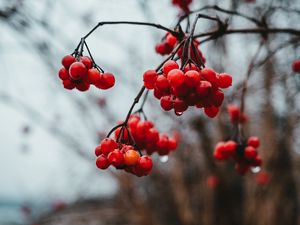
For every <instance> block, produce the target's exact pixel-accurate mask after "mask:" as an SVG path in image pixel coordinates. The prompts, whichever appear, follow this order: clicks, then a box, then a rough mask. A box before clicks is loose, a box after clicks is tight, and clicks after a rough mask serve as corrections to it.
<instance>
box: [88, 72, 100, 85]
mask: <svg viewBox="0 0 300 225" xmlns="http://www.w3.org/2000/svg"><path fill="white" fill-rule="evenodd" d="M87 76H88V80H89V81H90V82H91V84H97V83H98V82H100V79H101V74H100V72H99V71H98V70H97V69H89V70H88V73H87Z"/></svg>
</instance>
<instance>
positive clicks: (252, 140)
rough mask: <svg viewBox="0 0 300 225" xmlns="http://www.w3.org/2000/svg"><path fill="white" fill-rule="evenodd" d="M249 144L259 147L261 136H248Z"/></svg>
mask: <svg viewBox="0 0 300 225" xmlns="http://www.w3.org/2000/svg"><path fill="white" fill-rule="evenodd" d="M248 145H249V146H252V147H254V148H258V147H259V145H260V140H259V138H258V137H254V136H252V137H249V138H248Z"/></svg>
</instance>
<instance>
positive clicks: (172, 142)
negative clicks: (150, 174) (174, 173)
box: [169, 138, 177, 150]
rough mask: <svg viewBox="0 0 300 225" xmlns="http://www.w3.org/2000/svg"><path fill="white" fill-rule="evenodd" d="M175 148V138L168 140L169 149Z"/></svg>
mask: <svg viewBox="0 0 300 225" xmlns="http://www.w3.org/2000/svg"><path fill="white" fill-rule="evenodd" d="M176 148H177V140H176V139H175V138H169V149H170V150H175V149H176Z"/></svg>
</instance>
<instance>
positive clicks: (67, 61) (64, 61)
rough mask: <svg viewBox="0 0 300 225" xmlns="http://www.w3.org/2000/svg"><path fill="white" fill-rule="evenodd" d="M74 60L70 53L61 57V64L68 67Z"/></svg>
mask: <svg viewBox="0 0 300 225" xmlns="http://www.w3.org/2000/svg"><path fill="white" fill-rule="evenodd" d="M75 61H76V59H75V57H74V56H72V55H66V56H65V57H63V58H62V60H61V64H62V65H63V66H64V67H65V68H66V69H69V67H70V66H71V64H72V63H74V62H75Z"/></svg>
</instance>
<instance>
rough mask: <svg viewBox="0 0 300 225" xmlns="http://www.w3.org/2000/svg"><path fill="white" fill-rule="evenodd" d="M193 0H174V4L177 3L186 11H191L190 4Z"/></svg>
mask: <svg viewBox="0 0 300 225" xmlns="http://www.w3.org/2000/svg"><path fill="white" fill-rule="evenodd" d="M192 1H193V0H172V4H173V5H176V6H177V7H179V8H180V9H182V10H183V11H184V12H189V11H190V9H189V5H190V4H191V3H192Z"/></svg>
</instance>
